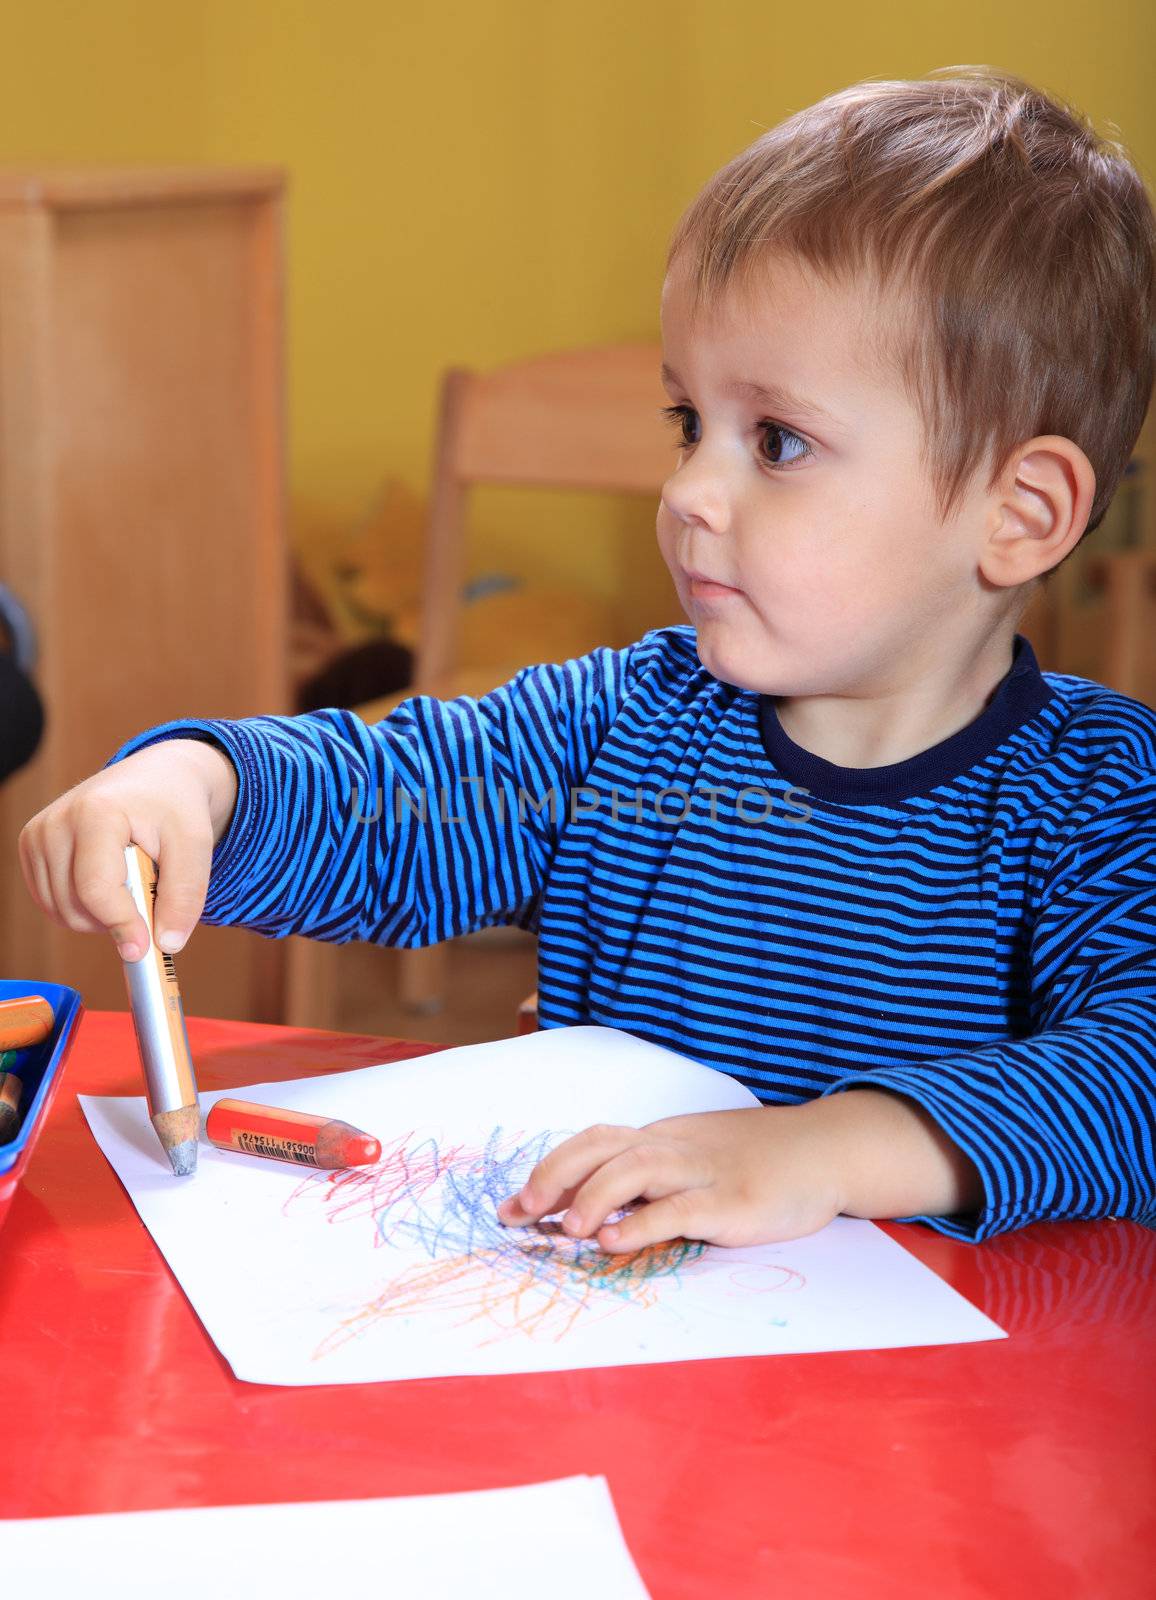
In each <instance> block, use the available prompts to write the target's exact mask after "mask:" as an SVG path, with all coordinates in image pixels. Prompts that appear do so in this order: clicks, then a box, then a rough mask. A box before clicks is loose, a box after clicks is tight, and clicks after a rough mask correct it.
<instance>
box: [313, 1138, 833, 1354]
mask: <svg viewBox="0 0 1156 1600" xmlns="http://www.w3.org/2000/svg"><path fill="white" fill-rule="evenodd" d="M561 1137H565V1135H564V1134H559V1133H557V1132H554V1133H549V1132H544V1133H539V1134H535V1135H532V1136H527V1135H526V1134H524V1133H516V1134H512V1133H507V1132H505V1131H504V1130H503V1129H502V1128H500V1127H499V1128H495V1129H494V1130H493V1132H492V1133H491V1135H490V1137H489V1139H488V1140H487V1141H486V1143H485V1145H483V1146H481V1147H479V1146H477V1145H473V1146H471V1145H469V1144H465V1143H459V1144H453V1143H448V1144H439V1143H438V1141H437V1140H436V1139H434V1138H423V1139H417V1138H416V1137H415V1134H414V1133H413V1132H410V1133H408V1134H405V1135H403V1136H402V1137H401V1138H399V1139H396V1140H395V1141H394V1142H393V1143H392V1144H391V1145H389V1146H388V1147H387V1148H386V1149H384V1150H383V1152H382V1155H381V1159H380V1160H379V1161H378V1162H376V1163H375V1165H374V1166H372V1167H351V1168H347V1169H346V1170H344V1171H341V1172H317V1173H311V1174H310V1175H309V1176H308V1177H307V1178H305V1179H303V1181H302V1182H301V1183H299V1184H298V1185H297V1187H296V1188H295V1189H294V1190H293V1191H292V1193H291V1194H290V1196H289V1198H288V1199H287V1200H286V1201H285V1203H284V1205H283V1207H282V1213H283V1215H284V1216H286V1217H287V1218H292V1217H294V1216H300V1215H301V1214H302V1213H303V1212H309V1213H311V1214H313V1215H316V1214H317V1213H318V1212H320V1214H321V1215H323V1216H324V1219H325V1221H326V1222H327V1223H329V1224H332V1225H334V1226H342V1227H345V1226H351V1225H358V1226H361V1227H362V1228H364V1229H365V1234H366V1239H367V1242H368V1243H369V1244H370V1245H371V1247H372V1248H374V1249H384V1250H387V1251H388V1250H390V1249H403V1250H405V1251H406V1254H407V1255H409V1256H410V1257H411V1258H412V1255H413V1253H414V1252H415V1251H417V1252H420V1254H421V1256H422V1257H423V1259H422V1260H421V1261H419V1262H418V1263H416V1264H412V1265H410V1266H408V1267H405V1268H403V1269H402V1270H401V1271H400V1272H399V1273H398V1275H397V1276H396V1277H394V1278H393V1279H391V1281H390V1282H389V1283H388V1285H387V1286H386V1287H385V1288H384V1289H382V1290H381V1291H380V1292H378V1293H376V1294H375V1295H374V1296H373V1297H372V1298H371V1299H369V1300H368V1301H366V1302H365V1303H364V1304H362V1305H360V1306H359V1307H357V1308H356V1309H355V1310H353V1311H352V1312H349V1313H348V1314H346V1315H343V1316H341V1317H340V1319H339V1321H338V1322H337V1324H336V1326H335V1327H334V1328H333V1330H332V1332H330V1333H329V1334H327V1335H326V1337H325V1338H324V1339H322V1340H321V1342H320V1344H319V1345H318V1346H317V1348H316V1349H315V1350H314V1352H313V1359H314V1360H315V1361H316V1360H321V1359H322V1358H324V1357H325V1356H327V1355H330V1354H331V1353H332V1352H333V1351H335V1350H337V1349H339V1348H340V1347H341V1346H342V1345H345V1344H348V1343H349V1342H350V1341H351V1340H354V1339H358V1338H361V1337H363V1336H364V1335H366V1334H367V1333H368V1332H370V1330H371V1329H373V1328H374V1327H375V1326H376V1325H378V1324H380V1323H381V1322H382V1321H384V1320H385V1319H387V1318H396V1317H401V1316H405V1317H412V1316H414V1315H420V1314H427V1313H440V1314H443V1315H448V1316H449V1318H450V1319H451V1321H452V1322H453V1324H454V1325H455V1326H458V1327H466V1326H470V1327H472V1328H473V1329H474V1331H475V1333H476V1334H477V1335H478V1338H477V1342H478V1343H479V1344H483V1345H484V1344H491V1343H494V1342H495V1341H497V1340H499V1339H502V1338H505V1337H508V1336H509V1335H510V1334H511V1333H513V1332H520V1333H522V1334H528V1335H530V1336H532V1337H534V1338H539V1339H547V1340H552V1341H555V1342H557V1341H559V1340H561V1339H563V1338H564V1337H565V1336H566V1335H567V1334H568V1333H569V1332H571V1330H573V1329H574V1328H575V1327H576V1326H577V1325H578V1324H579V1323H580V1322H582V1323H589V1322H591V1321H594V1320H603V1319H605V1318H606V1317H609V1316H613V1315H614V1314H615V1313H616V1312H618V1311H621V1310H622V1309H623V1308H625V1307H627V1306H630V1307H634V1308H643V1307H648V1306H653V1305H655V1304H657V1302H658V1293H657V1290H658V1286H659V1284H660V1283H665V1285H666V1286H668V1287H669V1286H671V1285H674V1286H677V1285H678V1284H679V1282H680V1280H681V1278H682V1277H683V1276H684V1275H685V1273H686V1271H687V1270H688V1269H689V1268H691V1267H692V1266H693V1265H694V1264H695V1263H697V1262H701V1261H702V1260H703V1258H704V1257H706V1256H707V1255H708V1252H709V1250H710V1247H709V1246H708V1245H706V1244H702V1243H700V1242H698V1241H695V1240H689V1239H675V1240H670V1241H668V1242H667V1243H664V1244H659V1245H652V1246H649V1247H647V1248H646V1249H643V1250H637V1251H634V1252H632V1253H629V1254H623V1255H608V1254H607V1253H606V1252H605V1251H603V1250H601V1249H600V1248H599V1247H598V1245H597V1244H596V1243H595V1242H594V1241H593V1240H591V1239H572V1238H570V1236H569V1235H568V1234H566V1233H564V1232H563V1231H562V1228H561V1225H560V1223H559V1222H558V1221H557V1220H556V1219H554V1218H549V1217H547V1218H543V1220H542V1221H541V1222H539V1223H538V1224H536V1225H533V1226H530V1227H525V1228H507V1227H504V1226H503V1225H502V1223H501V1222H500V1221H499V1220H498V1215H497V1207H498V1203H499V1201H501V1200H504V1199H505V1198H506V1197H507V1196H508V1195H511V1194H514V1193H516V1191H517V1190H518V1189H520V1188H521V1186H522V1184H523V1183H524V1182H525V1180H526V1179H527V1178H528V1177H529V1175H530V1173H531V1171H532V1170H533V1168H534V1166H535V1165H536V1164H537V1162H538V1161H540V1160H541V1158H542V1157H543V1156H544V1155H545V1154H546V1152H547V1150H548V1149H549V1148H551V1146H552V1145H553V1144H556V1143H557V1142H558V1141H559V1139H560V1138H561ZM740 1277H741V1282H740ZM805 1281H806V1280H805V1279H804V1277H803V1275H802V1274H801V1273H799V1272H796V1271H795V1270H793V1269H792V1268H790V1267H787V1266H783V1265H780V1264H778V1263H770V1262H760V1263H752V1262H746V1263H736V1265H735V1269H734V1275H733V1282H734V1283H735V1285H736V1287H739V1288H741V1290H742V1292H743V1293H744V1294H750V1293H752V1292H760V1291H763V1292H765V1291H768V1290H778V1291H782V1290H788V1291H791V1290H798V1289H801V1288H802V1287H803V1286H804V1284H805ZM774 1321H775V1322H776V1323H777V1324H778V1326H783V1325H784V1324H783V1320H782V1319H781V1318H775V1319H774Z"/></svg>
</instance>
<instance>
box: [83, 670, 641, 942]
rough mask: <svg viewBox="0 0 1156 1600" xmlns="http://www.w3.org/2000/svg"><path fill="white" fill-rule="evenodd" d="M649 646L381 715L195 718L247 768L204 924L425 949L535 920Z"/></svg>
mask: <svg viewBox="0 0 1156 1600" xmlns="http://www.w3.org/2000/svg"><path fill="white" fill-rule="evenodd" d="M638 648H639V646H638V645H631V646H627V647H626V648H625V649H621V650H613V649H610V648H608V647H605V648H600V649H597V650H595V651H593V652H591V653H590V654H589V655H585V656H580V657H576V658H574V659H572V660H569V661H565V662H562V663H557V664H555V663H548V664H542V665H536V666H530V667H525V668H523V669H522V670H521V671H520V672H519V673H517V674H516V676H515V677H513V678H512V679H510V681H509V682H508V683H505V684H502V685H501V686H500V687H499V688H496V689H494V690H492V691H491V692H490V693H488V694H485V695H482V696H480V697H478V698H474V697H473V696H469V695H463V696H460V697H458V698H454V699H447V700H439V699H437V698H436V697H434V696H432V695H414V696H412V697H411V698H410V699H408V700H405V701H403V702H402V704H401V705H399V706H398V707H397V708H396V709H395V710H394V711H392V712H391V713H390V715H389V716H387V717H385V718H383V719H382V720H381V721H380V722H375V723H366V722H364V721H363V720H362V719H361V718H360V717H359V716H358V715H357V714H356V713H355V712H353V711H348V710H342V709H338V708H333V707H331V708H327V709H325V710H322V711H314V712H309V713H306V714H304V715H300V716H260V717H250V718H243V719H239V720H226V719H219V718H186V719H181V720H179V721H174V722H166V723H162V724H160V725H158V726H157V727H154V728H151V729H149V730H147V731H146V732H144V733H141V734H138V735H137V736H136V737H135V738H132V739H130V740H129V741H128V742H127V743H126V744H124V745H123V746H122V747H121V748H120V749H119V750H118V751H117V752H116V754H115V755H114V756H112V757H111V759H110V760H109V761H108V762H107V763H106V765H107V766H111V765H112V764H113V763H114V762H116V761H122V760H124V759H125V757H126V756H130V755H133V754H135V753H136V752H137V751H138V750H143V749H145V748H146V747H147V746H149V745H153V744H157V743H159V742H160V741H162V740H165V739H190V738H193V739H206V740H208V741H210V742H211V743H215V744H217V745H218V746H219V747H220V748H221V749H222V750H223V751H224V752H225V753H226V754H227V755H228V757H229V758H230V760H231V761H232V763H233V765H234V767H235V769H236V773H237V784H238V789H237V799H236V805H235V808H234V812H233V816H232V818H231V820H230V823H229V827H228V828H227V830H226V832H225V833H224V835H223V836H222V837H221V839H220V840H219V842H218V843H217V845H216V847H215V849H214V851H213V857H212V863H211V872H210V880H209V890H208V896H207V898H206V902H205V909H204V913H203V920H204V921H205V922H208V923H212V924H218V925H221V924H234V925H239V926H243V927H247V928H251V929H253V930H255V931H256V932H258V933H263V934H265V935H267V936H269V937H272V938H281V937H283V936H285V935H287V934H304V935H306V936H308V937H310V938H315V939H324V940H327V941H330V942H332V943H335V944H344V943H347V942H348V941H350V940H353V939H359V940H364V941H366V942H368V943H375V944H387V945H395V946H401V947H406V948H412V947H414V946H418V945H426V944H434V943H436V942H437V941H438V940H441V939H448V938H452V937H454V936H455V935H457V934H462V933H469V932H472V931H474V930H476V929H479V928H483V927H486V926H489V925H492V924H498V923H515V924H517V925H518V926H521V927H526V928H535V927H536V921H537V914H538V899H539V893H540V890H541V888H542V885H543V881H544V877H545V874H546V870H547V867H548V865H549V862H550V860H551V857H552V855H553V851H554V848H555V846H556V842H557V839H558V837H559V833H560V830H561V828H562V826H563V824H564V822H565V820H566V818H567V816H568V815H569V807H570V805H571V803H572V794H573V792H574V791H575V790H576V789H580V787H581V783H582V778H583V775H584V774H585V772H586V771H587V770H588V769H589V767H590V765H591V763H592V761H593V759H594V755H595V753H596V751H597V749H598V747H599V745H600V743H601V742H602V740H603V739H604V737H605V735H606V731H607V729H608V727H609V726H610V723H611V721H612V720H613V718H614V716H615V714H616V712H617V710H618V708H619V706H620V705H621V703H622V700H623V698H624V696H625V695H626V693H627V691H628V688H629V685H630V682H631V670H632V659H633V655H632V653H633V652H634V651H635V650H637V649H638Z"/></svg>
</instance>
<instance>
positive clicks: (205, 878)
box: [156, 830, 213, 955]
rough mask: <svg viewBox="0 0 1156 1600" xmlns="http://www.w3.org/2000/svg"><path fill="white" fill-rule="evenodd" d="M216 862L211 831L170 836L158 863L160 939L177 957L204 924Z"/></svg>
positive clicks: (167, 835) (158, 935)
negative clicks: (202, 917) (200, 923)
mask: <svg viewBox="0 0 1156 1600" xmlns="http://www.w3.org/2000/svg"><path fill="white" fill-rule="evenodd" d="M212 859H213V839H212V833H211V831H210V830H206V831H205V832H204V833H187V832H184V833H168V834H166V835H165V842H164V849H163V852H162V854H161V857H160V860H159V861H158V862H157V903H156V937H157V943H158V944H159V945H160V947H161V949H162V950H165V951H167V952H168V954H169V955H175V954H176V953H177V951H178V950H180V949H181V947H182V946H183V945H184V943H185V941H186V939H188V937H189V935H190V934H191V933H192V931H193V929H194V928H195V927H196V925H197V923H198V922H199V921H200V917H201V912H202V911H203V910H204V909H205V899H206V896H207V895H208V892H209V868H210V866H211V863H212Z"/></svg>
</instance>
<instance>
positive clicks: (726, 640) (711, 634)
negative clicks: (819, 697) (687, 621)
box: [694, 620, 774, 692]
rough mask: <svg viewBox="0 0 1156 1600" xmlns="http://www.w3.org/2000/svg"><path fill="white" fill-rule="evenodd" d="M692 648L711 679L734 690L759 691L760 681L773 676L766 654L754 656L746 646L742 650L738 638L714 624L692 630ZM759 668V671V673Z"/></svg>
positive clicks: (708, 623) (771, 665)
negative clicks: (695, 650)
mask: <svg viewBox="0 0 1156 1600" xmlns="http://www.w3.org/2000/svg"><path fill="white" fill-rule="evenodd" d="M694 637H695V648H696V649H697V651H698V659H699V660H700V661H701V662H702V664H703V666H704V667H705V668H706V670H707V671H708V672H709V673H710V675H711V676H712V677H713V678H718V680H719V681H720V682H721V683H729V684H731V685H733V687H734V688H736V689H754V690H755V691H756V692H761V691H760V680H763V679H765V678H766V677H767V676H768V674H769V673H773V665H774V663H773V661H772V660H771V658H770V652H769V651H763V652H761V655H757V654H756V653H755V651H754V650H753V649H752V648H751V646H750V645H747V646H745V647H744V644H743V641H742V639H741V638H739V637H737V636H736V635H735V634H734V633H733V632H731V633H728V631H727V630H726V629H724V628H722V627H720V626H719V625H718V624H717V623H714V622H702V621H701V620H700V621H699V622H698V623H697V624H696V626H695V635H694ZM760 668H761V669H762V670H761V671H760Z"/></svg>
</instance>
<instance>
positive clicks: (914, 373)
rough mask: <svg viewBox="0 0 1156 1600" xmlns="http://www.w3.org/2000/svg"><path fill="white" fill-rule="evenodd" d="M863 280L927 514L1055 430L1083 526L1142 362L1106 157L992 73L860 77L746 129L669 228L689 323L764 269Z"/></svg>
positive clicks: (1107, 498)
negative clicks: (919, 453)
mask: <svg viewBox="0 0 1156 1600" xmlns="http://www.w3.org/2000/svg"><path fill="white" fill-rule="evenodd" d="M776 251H783V252H787V253H789V254H792V255H794V256H796V257H798V258H799V259H801V260H802V261H804V262H806V263H807V264H808V265H809V266H811V267H812V268H813V269H815V270H816V271H817V272H818V273H819V275H820V276H822V277H825V278H827V279H828V280H846V279H848V278H852V277H855V276H858V275H859V274H864V273H865V274H867V275H868V276H869V277H870V278H871V279H872V281H873V282H875V283H876V284H878V285H879V286H880V287H882V288H884V289H887V290H893V289H897V290H899V292H900V295H901V297H902V302H896V303H897V304H898V303H903V304H904V314H903V315H902V316H899V317H896V318H895V319H888V320H887V321H886V322H884V323H881V324H880V326H879V331H878V336H877V344H878V350H879V353H880V354H881V355H882V356H883V358H884V359H885V360H888V361H890V362H891V363H892V365H893V368H894V369H895V370H896V371H897V372H898V375H899V377H900V379H901V381H902V383H903V384H904V387H905V388H906V390H907V392H908V394H909V396H910V397H911V399H912V402H913V404H914V405H915V406H916V408H917V409H918V411H919V413H920V415H921V417H922V419H923V423H924V429H925V438H924V460H925V465H926V468H927V470H928V472H929V474H930V480H931V482H932V484H933V486H934V490H935V495H936V499H937V503H938V505H939V507H940V511H941V515H942V518H943V519H944V520H946V519H947V518H948V516H949V515H950V514H951V512H952V510H953V509H954V507H955V506H956V504H957V502H958V500H959V497H960V496H961V495H962V493H963V491H964V489H965V488H966V486H967V484H968V483H969V482H970V481H971V479H972V477H973V475H974V474H975V472H976V471H977V470H978V469H979V468H980V467H981V466H983V465H985V464H986V466H987V467H988V470H989V476H988V480H987V487H988V489H991V488H992V487H993V486H994V484H995V481H996V478H997V477H998V475H999V473H1000V471H1001V470H1002V469H1003V468H1004V466H1005V465H1006V464H1007V461H1008V458H1009V456H1010V454H1011V452H1012V451H1013V450H1014V449H1015V447H1016V446H1017V445H1019V444H1021V443H1024V442H1025V441H1026V440H1028V439H1030V438H1033V437H1034V436H1035V435H1037V434H1046V433H1055V434H1060V435H1062V436H1063V437H1064V438H1067V439H1071V440H1072V441H1073V442H1074V443H1075V444H1078V445H1079V447H1080V449H1081V450H1083V452H1084V453H1085V455H1086V456H1087V457H1088V460H1089V461H1090V462H1091V464H1092V467H1093V470H1094V471H1095V474H1096V492H1095V498H1094V500H1093V502H1092V508H1091V513H1090V515H1089V518H1088V522H1087V526H1086V529H1085V532H1091V531H1092V529H1094V528H1095V527H1097V526H1098V525H1099V523H1100V521H1101V519H1102V518H1103V516H1104V513H1105V511H1106V510H1107V509H1108V506H1109V504H1110V502H1111V499H1112V496H1113V495H1114V493H1115V491H1116V487H1117V484H1118V483H1119V481H1120V477H1121V475H1122V474H1123V472H1124V469H1125V467H1126V466H1127V464H1128V460H1129V457H1130V455H1131V452H1132V449H1133V446H1134V445H1135V443H1136V439H1137V436H1138V435H1139V432H1140V428H1141V426H1142V424H1143V421H1144V414H1145V412H1146V410H1147V408H1148V401H1149V397H1150V395H1151V392H1152V381H1153V371H1154V365H1156V318H1154V309H1156V289H1154V276H1156V270H1154V267H1156V219H1154V217H1153V210H1152V203H1151V201H1150V199H1149V197H1148V194H1147V192H1146V190H1145V187H1144V183H1143V180H1142V179H1141V177H1140V176H1139V174H1138V172H1137V171H1136V168H1135V167H1134V166H1133V164H1132V161H1131V160H1130V158H1129V156H1128V154H1127V152H1126V151H1125V149H1124V147H1123V146H1122V145H1121V144H1119V143H1116V142H1114V141H1111V140H1107V139H1102V138H1100V137H1099V136H1098V135H1097V133H1096V131H1095V130H1094V128H1093V127H1092V126H1091V124H1090V123H1089V122H1088V120H1087V119H1086V118H1085V117H1084V116H1083V115H1082V114H1081V113H1080V112H1079V111H1077V110H1075V109H1074V108H1073V107H1072V106H1070V105H1068V104H1066V103H1064V102H1061V101H1059V100H1057V99H1054V98H1052V97H1050V96H1049V95H1047V94H1045V93H1043V92H1042V91H1041V90H1039V89H1036V88H1033V87H1032V86H1031V85H1030V84H1028V83H1026V82H1024V80H1023V79H1022V78H1017V77H1014V76H1012V75H1011V74H1010V73H1003V72H998V71H996V70H995V69H993V68H990V67H982V66H956V67H941V68H939V69H938V70H937V71H936V72H933V73H930V74H928V76H927V77H926V78H919V79H911V80H906V79H900V80H886V81H875V80H872V79H866V80H864V81H863V82H861V83H856V84H853V85H852V86H851V87H850V88H847V89H842V90H840V91H839V92H838V93H837V94H832V95H828V96H827V97H826V98H825V99H823V100H820V101H818V102H817V103H816V104H815V105H813V106H808V107H807V108H806V109H805V110H803V111H799V112H796V113H795V114H794V115H793V116H791V117H788V118H787V119H786V121H785V122H781V123H779V124H778V126H777V127H774V128H771V129H770V130H769V131H768V132H767V133H764V134H762V135H761V136H760V137H759V138H758V139H756V140H755V142H754V143H753V144H752V145H750V146H749V147H748V148H747V149H746V150H744V151H742V152H741V153H740V154H739V155H737V156H735V157H734V159H733V160H732V161H730V162H728V163H727V165H726V166H724V167H723V168H722V169H721V170H720V171H719V172H717V173H715V175H714V177H712V178H711V179H710V181H709V182H708V183H707V184H706V186H705V188H704V189H703V190H702V191H701V192H700V193H699V194H698V195H697V196H696V198H695V199H694V200H693V201H692V203H691V205H690V206H689V207H688V208H687V210H686V211H685V213H684V214H683V216H682V217H681V219H680V220H679V222H678V224H677V226H676V228H675V231H674V234H673V236H672V238H671V242H670V246H669V250H668V253H667V270H668V271H669V270H670V267H671V266H672V264H673V263H675V261H676V260H678V261H685V262H689V266H690V272H691V282H692V286H693V296H694V298H693V305H694V307H695V308H696V309H698V308H700V307H701V306H702V305H703V304H706V303H709V302H710V301H711V300H712V299H713V298H714V297H716V296H718V295H719V294H720V292H721V291H722V290H724V289H731V288H738V289H748V290H749V289H752V288H756V287H757V280H758V269H759V267H760V265H762V264H763V263H764V259H765V258H766V257H767V256H768V254H773V253H774V252H776Z"/></svg>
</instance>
